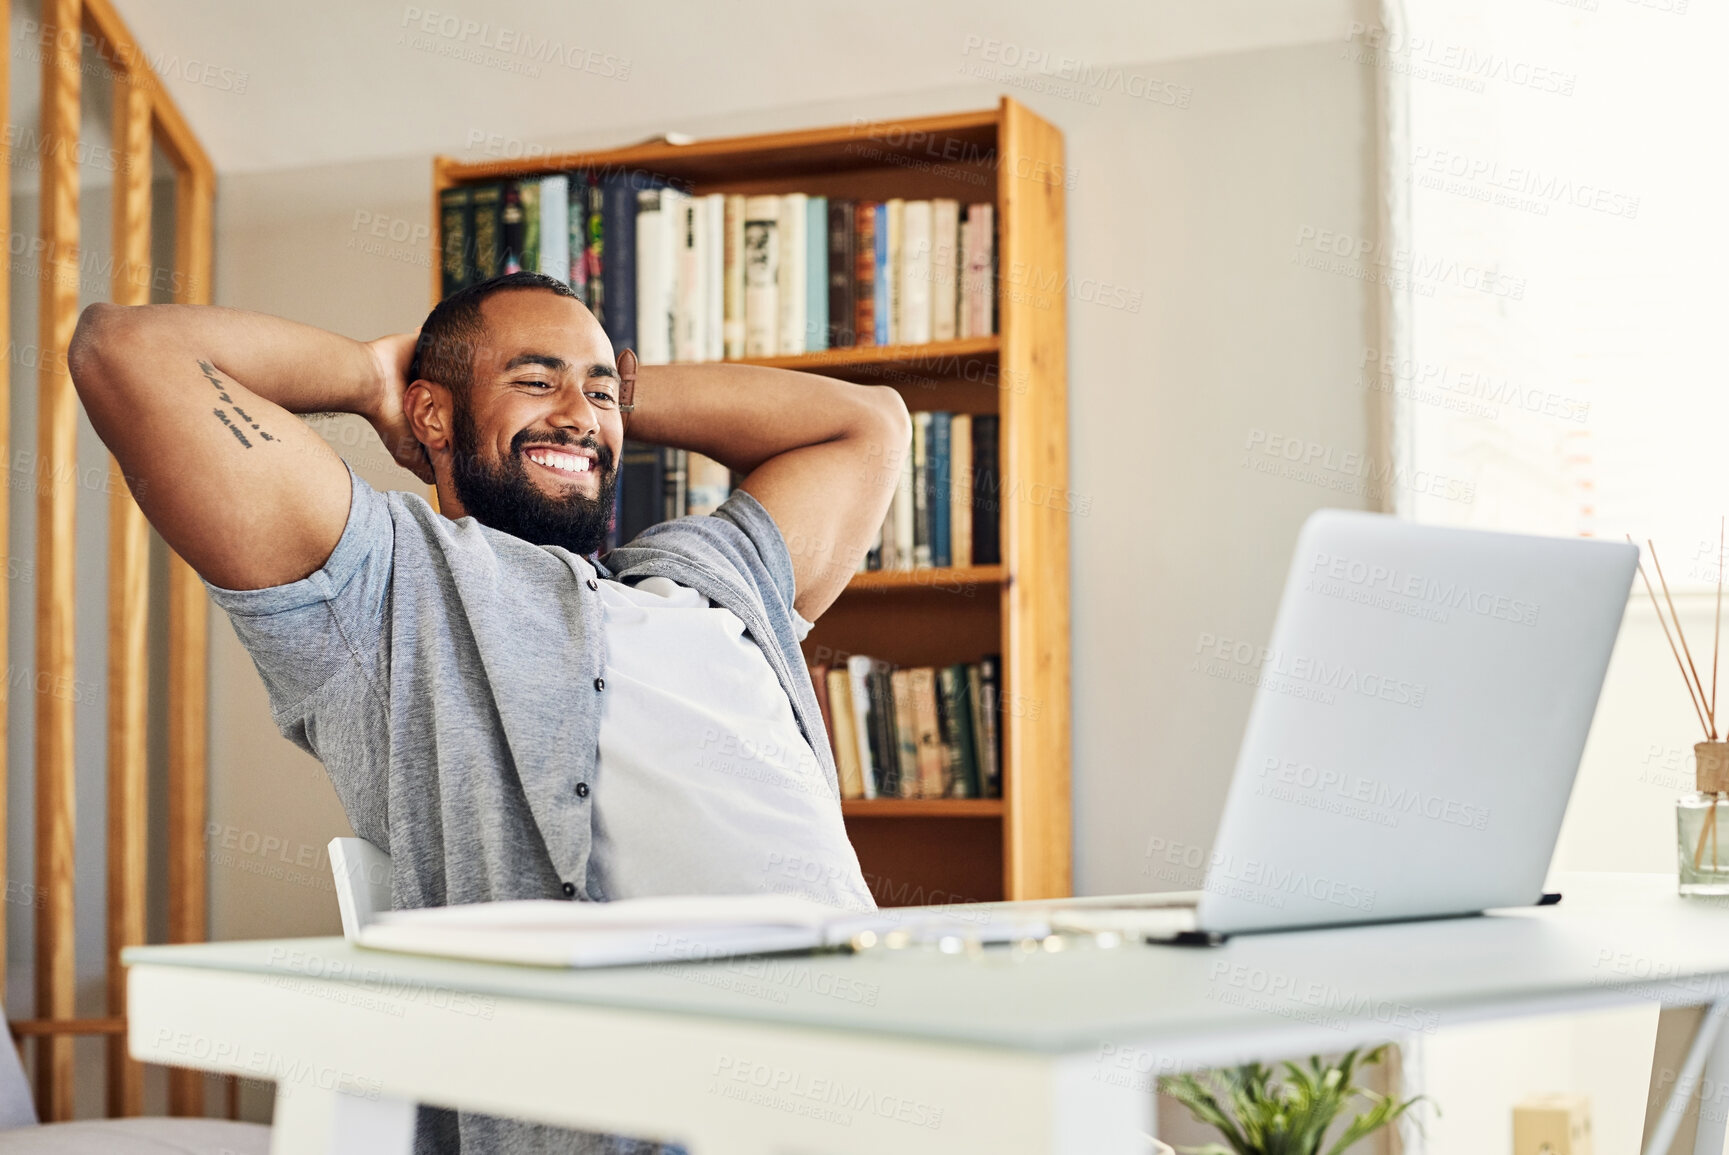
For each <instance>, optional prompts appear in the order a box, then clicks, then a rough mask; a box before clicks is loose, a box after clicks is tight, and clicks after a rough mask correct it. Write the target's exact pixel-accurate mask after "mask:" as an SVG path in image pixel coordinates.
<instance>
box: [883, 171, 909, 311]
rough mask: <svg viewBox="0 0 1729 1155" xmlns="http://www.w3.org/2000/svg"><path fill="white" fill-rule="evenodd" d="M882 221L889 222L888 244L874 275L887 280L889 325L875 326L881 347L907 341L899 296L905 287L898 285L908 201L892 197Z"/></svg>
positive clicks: (904, 250) (885, 203) (904, 258)
mask: <svg viewBox="0 0 1729 1155" xmlns="http://www.w3.org/2000/svg"><path fill="white" fill-rule="evenodd" d="M884 208H885V209H886V210H887V211H886V212H885V213H884V218H883V219H884V220H886V221H887V222H888V245H887V247H886V250H885V255H884V258H883V264H882V266H881V267H879V268H878V269H877V276H879V277H884V278H886V279H887V281H888V287H889V291H888V325H887V326H886V327H885V326H882V325H878V326H877V331H878V332H879V333H884V332H886V335H885V336H884V337H883V341H882V343H883V344H884V345H900V344H904V343H905V341H906V338H905V337H903V336H902V335H901V329H902V327H903V325H904V322H905V318H904V317H902V315H901V312H902V308H903V301H902V299H901V298H902V294H903V292H904V290H905V288H906V286H905V285H903V284H902V283H901V275H902V265H903V263H904V262H905V260H906V208H907V202H906V200H905V199H904V198H902V197H892V198H890V199H889V200H888V201H886V202H884Z"/></svg>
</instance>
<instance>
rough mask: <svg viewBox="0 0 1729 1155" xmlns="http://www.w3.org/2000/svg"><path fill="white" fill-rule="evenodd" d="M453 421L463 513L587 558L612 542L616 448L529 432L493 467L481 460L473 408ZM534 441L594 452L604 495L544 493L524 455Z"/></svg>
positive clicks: (454, 467)
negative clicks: (609, 531) (608, 534)
mask: <svg viewBox="0 0 1729 1155" xmlns="http://www.w3.org/2000/svg"><path fill="white" fill-rule="evenodd" d="M452 423H453V425H454V430H453V432H454V433H455V442H456V443H455V445H454V447H453V452H452V455H451V456H452V460H451V483H452V484H453V485H454V486H455V487H456V496H457V497H458V498H459V499H460V500H461V502H462V507H463V509H465V510H466V511H467V512H468V514H469V515H470V516H471V517H473V518H474V519H475V520H476V521H478V522H480V523H481V524H482V525H486V526H490V527H492V528H493V529H496V530H498V531H499V532H501V533H508V534H510V535H511V536H512V537H520V538H521V539H522V540H523V541H526V542H529V543H530V544H533V545H556V546H562V547H563V548H565V549H567V550H569V551H570V552H571V553H574V554H579V555H581V556H584V557H586V556H589V555H591V554H593V553H595V552H596V551H598V550H599V549H600V548H601V546H603V545H605V544H606V531H607V528H608V526H609V525H610V524H611V522H612V504H613V494H614V492H615V491H616V489H617V488H618V471H617V470H616V469H615V468H614V467H613V466H614V461H613V453H612V450H610V449H608V448H607V447H606V446H605V445H603V444H601V443H600V441H599V440H597V439H596V438H595V437H594V435H593V434H590V435H588V436H587V437H583V438H577V437H576V436H574V435H573V434H571V433H569V432H565V431H561V430H548V431H546V432H535V431H532V430H528V429H524V430H523V431H522V432H520V433H518V434H517V435H516V436H515V437H514V438H512V439H511V442H510V456H509V457H507V458H506V459H505V460H504V461H502V462H499V463H498V464H497V465H493V464H492V463H490V462H488V461H486V460H484V459H482V458H481V456H480V453H479V449H480V435H479V431H478V430H476V429H475V427H474V422H473V421H472V420H471V419H470V417H469V414H468V406H467V405H463V404H458V405H457V406H455V412H454V414H453V422H452ZM531 442H532V443H534V444H537V445H565V446H570V447H572V448H577V447H580V448H584V449H589V450H592V451H593V452H594V454H595V462H594V466H593V468H594V469H595V470H597V471H598V474H599V477H600V492H599V493H598V494H597V495H596V496H595V497H589V496H587V495H586V494H582V493H578V492H575V491H574V490H572V491H571V492H569V493H567V494H565V495H563V496H562V497H551V496H548V495H547V494H546V493H544V492H542V491H541V489H540V488H539V487H538V486H537V485H535V483H534V481H533V480H532V479H531V478H530V477H529V476H528V464H529V463H528V460H527V458H525V457H523V455H522V448H523V446H525V445H528V444H530V443H531Z"/></svg>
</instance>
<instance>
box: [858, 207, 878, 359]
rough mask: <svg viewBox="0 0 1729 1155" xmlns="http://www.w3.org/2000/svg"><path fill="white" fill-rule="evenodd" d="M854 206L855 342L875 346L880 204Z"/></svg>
mask: <svg viewBox="0 0 1729 1155" xmlns="http://www.w3.org/2000/svg"><path fill="white" fill-rule="evenodd" d="M853 207H854V212H853V283H852V300H853V326H852V343H853V344H854V345H874V344H876V343H877V336H876V332H877V330H876V295H877V293H876V267H877V265H876V262H877V241H876V237H877V206H876V205H875V204H873V203H872V202H870V201H859V202H858V203H857V204H855V205H854V206H853Z"/></svg>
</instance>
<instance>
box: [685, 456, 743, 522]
mask: <svg viewBox="0 0 1729 1155" xmlns="http://www.w3.org/2000/svg"><path fill="white" fill-rule="evenodd" d="M684 470H685V506H684V512H685V516H687V517H695V516H698V515H702V514H710V513H713V512H714V511H715V510H717V509H719V508H720V505H721V502H723V501H725V500H726V499H727V498H728V497H729V496H730V495H731V494H732V471H731V470H730V469H728V468H727V467H726V466H724V465H722V464H721V463H720V462H718V461H716V460H715V459H714V458H712V457H705V456H704V455H702V454H700V453H697V452H695V451H692V452H691V453H689V454H688V455H687V456H686V458H685V466H684Z"/></svg>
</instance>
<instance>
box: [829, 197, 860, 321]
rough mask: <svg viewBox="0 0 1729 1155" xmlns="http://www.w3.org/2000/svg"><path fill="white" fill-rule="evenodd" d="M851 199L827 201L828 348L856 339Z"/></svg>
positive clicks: (853, 230)
mask: <svg viewBox="0 0 1729 1155" xmlns="http://www.w3.org/2000/svg"><path fill="white" fill-rule="evenodd" d="M856 224H857V219H856V212H855V205H854V202H852V201H848V200H839V199H831V200H830V201H829V202H828V345H829V348H831V349H847V348H850V347H852V346H853V345H854V344H856V343H857V342H856V341H855V340H854V338H853V297H852V289H853V277H854V270H853V263H854V261H855V260H856V259H857V258H856V255H855V253H854V251H853V238H854V236H856V235H857V233H856V228H855V226H856Z"/></svg>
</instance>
